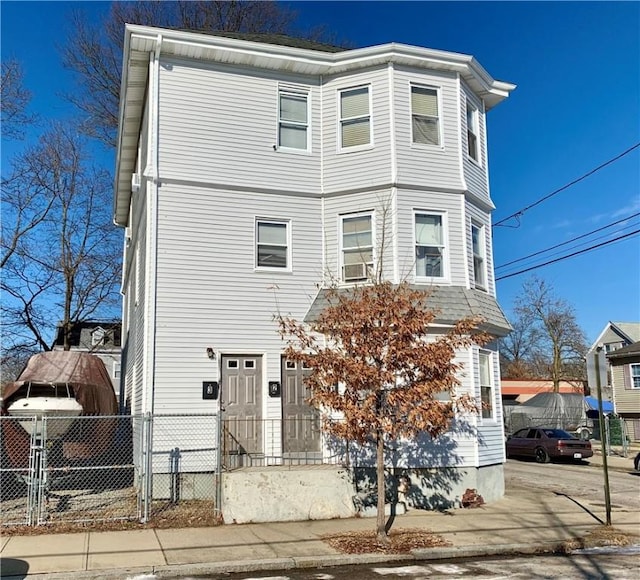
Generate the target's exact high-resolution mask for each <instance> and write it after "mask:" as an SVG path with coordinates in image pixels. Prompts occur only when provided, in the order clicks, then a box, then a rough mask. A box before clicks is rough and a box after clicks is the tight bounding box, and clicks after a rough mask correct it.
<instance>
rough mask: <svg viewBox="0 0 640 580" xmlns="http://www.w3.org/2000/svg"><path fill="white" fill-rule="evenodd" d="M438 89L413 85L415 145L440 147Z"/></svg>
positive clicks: (412, 107) (413, 132) (412, 112)
mask: <svg viewBox="0 0 640 580" xmlns="http://www.w3.org/2000/svg"><path fill="white" fill-rule="evenodd" d="M439 110H440V107H439V105H438V89H434V88H431V87H422V86H416V85H411V129H412V139H413V142H414V143H422V144H425V145H440V114H439Z"/></svg>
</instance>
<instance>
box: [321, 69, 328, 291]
mask: <svg viewBox="0 0 640 580" xmlns="http://www.w3.org/2000/svg"><path fill="white" fill-rule="evenodd" d="M325 218H326V216H325V205H324V75H320V220H321V223H322V225H321V227H320V235H321V236H322V241H321V244H322V260H321V264H322V273H321V277H322V287H324V282H325V276H326V275H327V240H326V234H327V232H326V227H325Z"/></svg>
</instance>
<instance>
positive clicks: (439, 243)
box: [415, 213, 445, 278]
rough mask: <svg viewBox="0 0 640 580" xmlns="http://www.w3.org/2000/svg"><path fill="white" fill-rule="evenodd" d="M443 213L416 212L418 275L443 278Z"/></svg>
mask: <svg viewBox="0 0 640 580" xmlns="http://www.w3.org/2000/svg"><path fill="white" fill-rule="evenodd" d="M443 221H444V219H443V216H442V214H431V213H416V214H415V243H416V277H421V278H422V277H428V278H443V277H444V275H445V271H444V258H445V242H444V240H445V235H444V223H443Z"/></svg>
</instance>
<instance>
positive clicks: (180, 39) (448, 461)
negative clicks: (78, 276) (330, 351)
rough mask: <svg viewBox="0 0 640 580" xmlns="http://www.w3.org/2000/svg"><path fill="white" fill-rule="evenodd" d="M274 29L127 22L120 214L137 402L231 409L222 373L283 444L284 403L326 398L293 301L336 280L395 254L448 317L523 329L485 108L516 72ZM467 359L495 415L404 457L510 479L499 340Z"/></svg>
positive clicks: (141, 409)
mask: <svg viewBox="0 0 640 580" xmlns="http://www.w3.org/2000/svg"><path fill="white" fill-rule="evenodd" d="M253 38H256V37H255V35H254V37H253ZM261 38H264V40H266V41H267V42H268V41H269V40H271V39H270V38H269V37H261ZM280 40H281V39H278V40H277V42H279V41H280ZM267 42H253V41H247V40H242V39H238V38H228V37H221V36H214V35H207V34H204V33H193V32H183V31H176V30H164V29H158V28H149V27H143V26H135V25H127V27H126V33H125V42H124V65H123V79H122V90H121V107H120V129H119V136H118V149H117V161H116V191H115V205H114V219H115V222H116V223H117V224H118V225H120V226H122V227H123V228H125V255H124V268H123V285H122V291H123V295H124V305H123V333H124V337H125V341H124V344H123V356H124V360H126V365H125V366H126V368H123V372H124V373H125V374H124V379H123V388H124V391H123V392H124V396H125V398H126V404H127V405H128V406H129V407H130V409H131V412H132V413H135V414H140V413H146V412H152V413H194V412H199V413H205V412H210V413H213V412H217V411H218V410H219V408H220V406H219V399H214V398H212V397H214V396H215V391H216V388H217V386H218V385H219V387H220V392H221V396H222V400H223V402H224V405H223V406H224V416H225V418H226V419H234V420H236V421H235V425H236V426H238V425H250V426H251V427H252V428H253V427H255V425H256V424H255V423H252V421H253V420H254V419H256V420H258V421H260V420H268V422H260V423H258V424H257V425H258V428H257V429H254V430H253V432H250V431H251V430H250V429H248V430H246V431H243V432H240V428H239V427H238V428H237V429H238V430H237V431H235V432H234V437H235V438H236V439H237V440H238V441H240V442H241V443H242V446H243V447H244V448H245V449H248V450H250V451H252V452H254V453H256V454H260V453H263V454H265V455H266V456H268V457H278V456H279V457H282V455H283V453H285V454H286V453H287V452H289V451H291V450H295V449H296V448H298V444H299V443H300V441H299V440H298V439H299V438H300V437H301V435H300V433H301V429H297V428H285V427H283V422H284V421H287V422H288V423H287V425H289V426H291V425H292V423H291V422H292V421H297V420H300V421H301V422H303V421H304V420H305V419H306V418H308V417H310V416H312V413H311V411H310V409H309V408H308V406H307V405H305V404H304V403H303V401H304V398H305V396H306V393H305V388H304V385H303V383H302V377H303V374H304V369H300V368H296V365H295V364H293V363H291V362H290V361H286V360H283V358H282V351H283V346H284V345H283V342H282V340H281V339H280V336H279V335H278V333H277V325H276V323H275V322H274V315H275V314H277V313H283V314H287V315H291V316H293V317H294V318H296V319H298V320H302V319H305V317H308V316H311V315H312V314H313V313H314V312H318V311H320V310H321V309H322V306H323V304H324V299H325V297H324V293H323V290H322V289H323V288H326V287H327V286H328V285H331V284H333V283H337V284H338V285H339V286H341V287H345V288H349V287H352V286H353V285H355V284H362V283H366V282H367V279H368V276H369V275H370V273H371V272H372V271H375V270H376V268H378V267H381V269H382V272H383V274H384V277H385V278H386V279H388V280H391V281H393V282H400V281H402V280H409V281H410V282H411V283H412V284H413V285H415V286H416V287H420V288H424V289H425V291H430V292H432V296H431V303H432V304H433V305H434V306H435V307H437V308H438V309H439V310H440V314H439V317H438V320H437V322H438V325H435V326H434V333H437V332H440V331H441V330H440V329H444V328H446V327H447V326H449V325H451V324H452V323H453V322H455V321H456V320H458V319H460V318H461V317H464V316H467V315H471V314H478V315H482V316H483V317H484V318H485V320H486V324H485V326H484V328H486V329H487V330H489V331H491V332H492V333H494V334H495V335H496V336H503V335H505V334H506V333H508V331H509V329H510V327H509V324H508V322H507V320H506V319H505V317H504V314H503V313H502V311H501V309H500V307H499V306H498V304H497V302H496V298H495V296H496V291H495V280H494V274H493V251H492V237H491V212H492V211H493V209H494V205H493V203H492V201H491V198H490V196H489V181H488V156H487V155H488V153H487V133H486V117H485V115H486V113H487V111H489V109H491V108H493V107H494V106H496V105H498V104H499V103H500V102H501V101H502V100H504V99H505V98H506V97H508V95H509V93H510V92H511V91H512V90H513V89H514V88H515V86H514V85H511V84H509V83H505V82H501V81H497V80H494V79H493V78H492V77H491V76H490V75H489V74H488V73H487V71H485V70H484V69H483V68H482V66H480V64H479V63H478V62H477V61H476V60H475V59H474V58H472V57H471V56H467V55H462V54H457V53H451V52H443V51H438V50H431V49H427V48H419V47H415V46H406V45H402V44H386V45H380V46H372V47H367V48H360V49H354V50H339V49H335V48H332V49H331V51H326V52H325V51H323V48H326V47H320V48H319V47H318V46H317V45H308V46H310V47H311V48H308V47H306V46H307V45H306V44H305V43H304V42H303V41H296V44H297V46H295V47H294V46H283V45H278V44H269V43H267ZM383 239H384V243H383ZM319 289H320V290H319ZM457 362H459V363H461V364H462V365H463V371H462V372H461V373H460V381H461V389H462V390H463V391H465V392H468V393H471V394H472V395H473V396H475V397H476V398H477V400H478V401H480V400H482V401H483V402H484V403H485V407H484V408H483V410H482V412H481V413H480V414H479V416H478V417H473V418H471V419H470V420H471V422H472V423H473V427H474V428H477V431H476V432H475V433H476V435H477V436H473V437H471V436H469V434H468V433H467V432H466V433H451V434H449V438H448V439H447V441H450V442H451V447H450V453H449V454H444V453H433V454H431V455H429V453H426V454H425V455H426V456H428V457H429V458H428V459H426V460H417V459H415V458H412V457H404V458H403V459H402V462H401V463H400V464H398V465H399V466H402V465H405V466H408V467H438V466H443V465H445V466H449V467H452V468H453V469H456V470H459V471H458V473H459V474H460V478H459V482H458V483H457V484H456V485H457V487H456V489H455V490H453V491H452V490H451V489H449V490H445V491H444V492H443V493H459V494H460V495H461V492H460V491H459V489H460V488H461V489H462V491H464V489H465V487H471V488H477V489H478V491H479V492H480V493H481V494H482V495H483V496H484V498H485V499H492V498H495V497H499V496H500V495H502V493H503V489H504V487H503V462H504V437H503V427H502V408H501V397H500V377H499V368H498V353H497V350H496V346H495V344H491V345H489V346H487V347H486V348H483V349H479V348H477V347H474V348H469V349H468V350H465V351H461V352H459V353H458V356H457ZM305 444H308V442H306V443H305ZM172 445H178V443H176V441H175V440H174V441H172ZM318 445H320V444H318ZM306 449H307V450H308V447H307V448H306ZM317 450H318V452H319V453H322V451H323V450H322V449H321V448H320V446H319V447H318V449H317ZM454 466H455V467H454Z"/></svg>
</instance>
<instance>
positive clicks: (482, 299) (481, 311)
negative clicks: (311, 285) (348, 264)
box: [304, 285, 511, 336]
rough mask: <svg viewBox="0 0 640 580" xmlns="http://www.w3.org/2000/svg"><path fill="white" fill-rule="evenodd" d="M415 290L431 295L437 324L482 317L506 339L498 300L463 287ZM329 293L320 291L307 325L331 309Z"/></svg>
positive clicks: (505, 324)
mask: <svg viewBox="0 0 640 580" xmlns="http://www.w3.org/2000/svg"><path fill="white" fill-rule="evenodd" d="M411 289H412V290H421V291H424V292H426V293H428V295H429V296H428V298H427V301H426V303H427V305H428V306H429V307H430V308H432V309H433V310H435V311H436V312H437V316H436V319H435V321H434V323H435V324H445V325H452V324H455V323H456V322H458V321H459V320H462V319H463V318H467V317H469V316H481V317H482V318H484V321H485V322H484V323H483V324H482V325H481V326H480V329H481V330H484V331H486V332H488V333H489V334H492V335H493V336H506V335H507V334H509V332H510V331H511V325H510V324H509V321H508V320H507V318H506V316H505V315H504V313H503V312H502V310H501V309H500V306H498V303H497V302H496V299H495V298H494V297H493V296H491V295H490V294H487V293H486V292H481V291H479V290H471V289H468V288H462V287H460V286H430V287H427V288H425V287H424V286H418V285H411ZM329 292H330V291H329V290H327V289H321V290H320V291H319V292H318V294H317V296H316V298H315V300H314V301H313V304H312V305H311V307H310V308H309V311H308V312H307V315H306V316H305V319H304V320H305V322H307V323H309V322H313V321H314V320H316V319H317V317H318V316H319V315H320V313H321V312H322V311H323V310H324V309H325V308H326V307H327V306H329V300H328V294H329ZM338 292H339V293H347V292H350V288H342V289H340V290H338Z"/></svg>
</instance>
